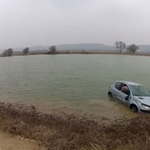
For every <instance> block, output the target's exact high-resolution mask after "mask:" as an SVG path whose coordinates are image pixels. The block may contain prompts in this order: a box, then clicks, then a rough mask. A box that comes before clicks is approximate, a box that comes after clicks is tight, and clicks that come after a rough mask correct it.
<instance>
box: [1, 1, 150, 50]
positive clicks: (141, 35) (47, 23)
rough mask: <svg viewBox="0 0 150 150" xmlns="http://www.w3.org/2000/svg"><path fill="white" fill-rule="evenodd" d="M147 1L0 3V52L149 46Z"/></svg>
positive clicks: (149, 22)
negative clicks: (77, 46) (81, 45)
mask: <svg viewBox="0 0 150 150" xmlns="http://www.w3.org/2000/svg"><path fill="white" fill-rule="evenodd" d="M149 6H150V1H149V0H143V1H142V0H0V48H9V47H25V46H33V45H52V44H74V43H104V44H110V45H113V43H114V42H115V41H116V40H122V41H124V42H126V43H127V44H132V43H135V44H150V30H149V29H150V19H149V18H150V9H149Z"/></svg>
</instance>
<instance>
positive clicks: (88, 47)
mask: <svg viewBox="0 0 150 150" xmlns="http://www.w3.org/2000/svg"><path fill="white" fill-rule="evenodd" d="M29 48H30V51H37V52H39V51H48V50H49V46H42V45H37V46H31V47H29ZM56 48H57V50H58V51H117V49H116V48H115V46H112V45H104V44H100V43H81V44H61V45H56ZM139 48H140V49H139V50H138V52H142V53H150V45H139ZM23 49H24V48H13V50H14V51H18V52H19V51H22V50H23ZM2 51H3V50H2Z"/></svg>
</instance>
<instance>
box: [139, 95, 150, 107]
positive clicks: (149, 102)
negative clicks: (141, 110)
mask: <svg viewBox="0 0 150 150" xmlns="http://www.w3.org/2000/svg"><path fill="white" fill-rule="evenodd" d="M137 98H138V100H139V101H140V102H141V103H143V104H146V105H149V106H150V97H148V96H147V97H143V96H137Z"/></svg>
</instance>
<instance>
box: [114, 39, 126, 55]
mask: <svg viewBox="0 0 150 150" xmlns="http://www.w3.org/2000/svg"><path fill="white" fill-rule="evenodd" d="M115 45H116V48H117V49H119V53H122V50H123V49H126V44H125V43H124V42H122V41H117V42H115Z"/></svg>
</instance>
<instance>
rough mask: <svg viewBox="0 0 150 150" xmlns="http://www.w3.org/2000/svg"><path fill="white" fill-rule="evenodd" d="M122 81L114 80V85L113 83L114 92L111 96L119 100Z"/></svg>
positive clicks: (120, 98)
mask: <svg viewBox="0 0 150 150" xmlns="http://www.w3.org/2000/svg"><path fill="white" fill-rule="evenodd" d="M122 84H123V83H121V82H116V83H115V85H114V92H113V96H114V97H115V98H117V99H119V100H121V101H122V96H121V91H120V89H121V86H122Z"/></svg>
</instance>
